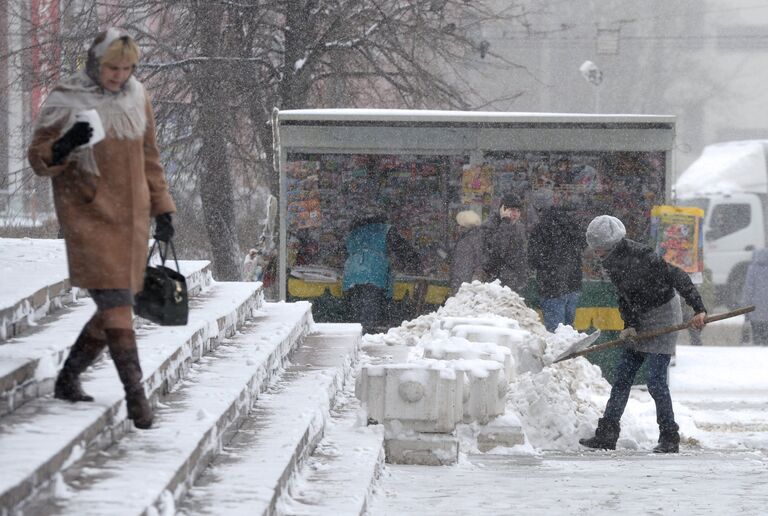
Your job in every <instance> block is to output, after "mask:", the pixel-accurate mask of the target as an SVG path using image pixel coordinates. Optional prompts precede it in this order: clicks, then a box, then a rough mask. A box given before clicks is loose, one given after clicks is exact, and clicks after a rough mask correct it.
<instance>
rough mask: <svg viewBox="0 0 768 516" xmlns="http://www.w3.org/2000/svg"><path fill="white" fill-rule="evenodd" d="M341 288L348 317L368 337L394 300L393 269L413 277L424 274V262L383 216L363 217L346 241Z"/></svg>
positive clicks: (384, 317) (357, 221) (353, 224)
mask: <svg viewBox="0 0 768 516" xmlns="http://www.w3.org/2000/svg"><path fill="white" fill-rule="evenodd" d="M346 246H347V259H346V261H345V262H344V279H343V283H342V288H343V291H344V297H345V300H346V304H347V314H348V316H349V318H350V319H351V320H352V321H355V322H359V323H360V324H362V326H363V331H364V332H365V333H373V332H374V331H375V330H376V328H377V327H378V326H380V325H381V324H382V322H383V321H384V320H385V319H386V308H387V306H388V305H389V303H390V301H391V300H392V286H393V276H392V269H393V265H394V266H396V267H397V268H398V269H402V270H405V271H407V272H411V273H418V272H419V271H420V270H421V258H420V257H419V255H418V253H417V252H416V251H415V250H414V249H413V247H412V246H411V245H410V244H409V243H408V241H407V240H405V239H404V238H403V237H402V236H401V235H400V234H399V233H398V232H397V231H396V230H395V229H394V228H393V227H392V226H391V225H390V224H387V223H386V216H384V215H379V214H375V215H369V216H364V217H361V218H359V219H357V220H356V221H354V222H353V223H352V227H351V228H350V232H349V235H348V236H347V241H346Z"/></svg>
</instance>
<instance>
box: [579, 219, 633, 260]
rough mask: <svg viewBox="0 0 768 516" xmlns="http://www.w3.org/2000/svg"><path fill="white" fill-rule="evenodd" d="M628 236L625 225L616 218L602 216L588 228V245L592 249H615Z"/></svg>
mask: <svg viewBox="0 0 768 516" xmlns="http://www.w3.org/2000/svg"><path fill="white" fill-rule="evenodd" d="M626 235H627V230H626V228H625V227H624V224H622V222H621V221H620V220H619V219H617V218H616V217H611V216H610V215H600V216H598V217H595V218H594V219H592V222H590V223H589V226H587V243H588V244H589V247H591V248H592V249H597V250H600V251H608V250H610V249H613V248H614V247H615V246H616V244H618V243H619V242H620V241H621V239H622V238H624V237H625V236H626Z"/></svg>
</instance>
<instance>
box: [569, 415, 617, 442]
mask: <svg viewBox="0 0 768 516" xmlns="http://www.w3.org/2000/svg"><path fill="white" fill-rule="evenodd" d="M620 433H621V426H620V425H619V423H618V421H612V420H609V419H605V418H600V419H599V420H598V421H597V429H596V430H595V436H594V437H590V438H589V439H579V444H580V445H582V446H586V447H587V448H595V449H598V450H615V449H616V441H618V440H619V434H620Z"/></svg>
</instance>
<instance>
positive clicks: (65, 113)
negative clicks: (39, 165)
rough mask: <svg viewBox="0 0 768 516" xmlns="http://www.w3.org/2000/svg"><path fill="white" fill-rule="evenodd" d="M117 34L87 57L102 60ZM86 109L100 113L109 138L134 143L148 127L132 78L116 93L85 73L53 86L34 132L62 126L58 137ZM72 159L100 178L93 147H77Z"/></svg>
mask: <svg viewBox="0 0 768 516" xmlns="http://www.w3.org/2000/svg"><path fill="white" fill-rule="evenodd" d="M120 35H121V33H120V32H119V31H117V30H114V29H110V30H109V31H108V33H107V39H106V40H105V41H103V42H101V43H100V44H99V45H96V46H95V47H93V48H92V49H91V50H90V52H89V53H90V56H89V57H91V56H93V57H95V58H97V59H99V58H101V57H102V56H103V54H104V52H105V51H106V48H107V47H108V46H109V44H110V43H111V41H114V39H116V38H117V37H119V36H120ZM88 109H95V110H96V111H97V112H98V113H99V117H100V118H101V123H102V125H103V126H104V131H105V133H106V134H107V137H108V138H116V139H121V140H135V139H139V138H141V137H143V135H144V131H145V130H146V127H147V115H146V111H145V109H146V98H145V93H144V86H142V84H141V83H140V82H139V81H138V80H136V79H135V78H134V77H131V78H130V79H128V81H127V82H126V83H125V86H123V88H122V89H121V90H120V91H119V92H117V93H112V92H110V91H108V90H106V89H105V88H102V87H101V85H99V84H98V83H97V82H96V81H95V80H94V79H93V78H92V77H91V76H89V74H88V73H86V71H85V70H83V71H80V72H78V73H77V74H75V75H73V76H71V77H69V78H67V79H65V80H63V81H62V82H60V83H59V84H57V85H56V87H55V88H54V89H53V91H52V92H51V94H50V95H48V98H47V99H45V102H44V103H43V106H42V108H41V110H40V116H39V117H38V119H37V123H36V124H35V129H37V128H44V127H51V126H53V125H61V126H62V130H61V134H64V133H65V132H67V131H68V130H69V128H71V127H72V126H73V125H74V124H75V115H77V114H78V113H79V112H81V111H86V110H88ZM72 156H73V158H75V159H77V161H78V168H79V169H81V170H82V171H84V172H87V173H90V174H93V175H97V176H98V175H99V167H98V165H97V164H96V160H95V159H94V156H93V148H92V147H79V148H77V149H75V150H74V151H73V153H72Z"/></svg>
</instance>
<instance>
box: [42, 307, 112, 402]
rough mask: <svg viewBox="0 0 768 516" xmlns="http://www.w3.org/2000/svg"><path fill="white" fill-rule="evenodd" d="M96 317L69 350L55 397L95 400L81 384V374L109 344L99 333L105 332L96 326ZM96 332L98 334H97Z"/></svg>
mask: <svg viewBox="0 0 768 516" xmlns="http://www.w3.org/2000/svg"><path fill="white" fill-rule="evenodd" d="M93 321H94V319H91V321H89V322H88V324H86V325H85V327H84V328H83V331H81V332H80V335H79V336H78V337H77V340H76V341H75V343H74V345H73V346H72V348H71V349H70V350H69V355H68V356H67V360H65V361H64V367H62V369H61V371H59V376H57V377H56V384H55V385H54V388H53V397H54V398H58V399H60V400H66V401H72V402H76V401H93V396H90V395H88V394H86V393H85V392H84V391H83V387H82V385H81V384H80V374H81V373H82V372H83V371H85V370H86V369H87V368H88V366H89V365H91V364H92V363H93V362H94V361H95V360H96V359H97V358H98V357H99V354H101V352H102V350H103V349H104V347H105V346H106V345H107V340H106V338H100V337H99V336H97V335H98V334H102V335H103V332H102V331H100V330H98V329H96V328H94V327H93V326H94V323H93ZM95 334H96V335H95Z"/></svg>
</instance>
